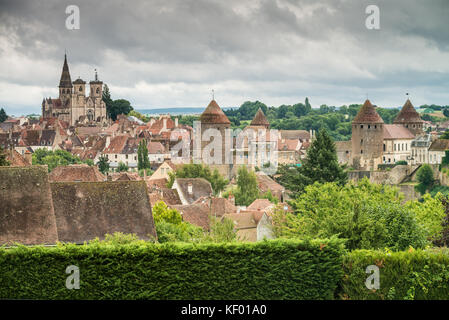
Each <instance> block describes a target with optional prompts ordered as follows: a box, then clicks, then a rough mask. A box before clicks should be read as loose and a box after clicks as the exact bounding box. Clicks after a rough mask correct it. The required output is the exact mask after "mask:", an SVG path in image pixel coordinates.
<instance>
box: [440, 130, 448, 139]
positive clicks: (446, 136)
mask: <svg viewBox="0 0 449 320" xmlns="http://www.w3.org/2000/svg"><path fill="white" fill-rule="evenodd" d="M440 139H445V140H446V139H449V130H446V131H444V133H443V134H442V135H441V136H440Z"/></svg>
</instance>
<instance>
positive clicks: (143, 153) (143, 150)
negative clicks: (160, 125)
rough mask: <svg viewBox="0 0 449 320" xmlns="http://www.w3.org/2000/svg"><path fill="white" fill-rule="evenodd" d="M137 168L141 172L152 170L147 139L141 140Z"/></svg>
mask: <svg viewBox="0 0 449 320" xmlns="http://www.w3.org/2000/svg"><path fill="white" fill-rule="evenodd" d="M137 168H138V169H139V170H141V169H147V168H150V160H149V159H148V148H147V141H146V140H145V139H142V140H140V142H139V147H138V148H137Z"/></svg>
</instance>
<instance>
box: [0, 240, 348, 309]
mask: <svg viewBox="0 0 449 320" xmlns="http://www.w3.org/2000/svg"><path fill="white" fill-rule="evenodd" d="M343 252H344V247H343V244H342V242H341V241H340V240H337V239H333V240H310V241H299V240H270V241H262V242H257V243H215V244H214V243H201V244H187V243H167V244H154V243H150V242H144V241H135V242H131V243H128V244H110V243H106V242H99V241H97V242H93V243H89V244H85V245H81V246H77V245H73V244H65V245H58V246H57V247H39V246H38V247H24V246H18V247H14V248H0V282H1V284H2V285H1V286H0V298H8V299H212V300H215V299H217V300H218V299H220V300H221V299H223V300H229V299H333V297H334V292H335V290H336V288H337V285H338V282H339V281H340V279H341V277H342V268H341V265H342V257H343ZM69 265H76V266H78V267H79V269H80V289H72V290H69V289H67V288H66V287H65V282H66V279H67V277H68V276H69V275H68V274H66V273H65V270H66V268H67V267H68V266H69Z"/></svg>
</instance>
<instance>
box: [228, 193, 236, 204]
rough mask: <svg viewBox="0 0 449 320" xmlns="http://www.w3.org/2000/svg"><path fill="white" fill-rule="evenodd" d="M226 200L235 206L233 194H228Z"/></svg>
mask: <svg viewBox="0 0 449 320" xmlns="http://www.w3.org/2000/svg"><path fill="white" fill-rule="evenodd" d="M228 200H229V201H230V202H231V203H232V204H233V205H234V206H235V197H234V195H233V194H230V195H229V197H228Z"/></svg>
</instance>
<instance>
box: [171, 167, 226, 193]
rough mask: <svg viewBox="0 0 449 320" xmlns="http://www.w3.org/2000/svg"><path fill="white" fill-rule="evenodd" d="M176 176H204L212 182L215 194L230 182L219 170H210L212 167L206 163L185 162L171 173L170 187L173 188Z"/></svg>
mask: <svg viewBox="0 0 449 320" xmlns="http://www.w3.org/2000/svg"><path fill="white" fill-rule="evenodd" d="M176 178H204V179H206V180H207V181H209V182H210V184H211V186H212V190H213V193H214V195H218V194H220V192H221V191H223V190H224V188H225V186H226V185H227V184H228V180H226V179H225V178H223V176H222V175H221V174H220V173H219V172H218V170H217V169H215V170H214V171H211V170H210V167H209V166H207V165H204V164H196V163H190V164H184V165H182V166H181V167H179V168H178V169H177V170H176V171H175V172H174V173H173V172H171V173H169V181H168V187H169V188H171V187H172V185H173V182H175V179H176Z"/></svg>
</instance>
